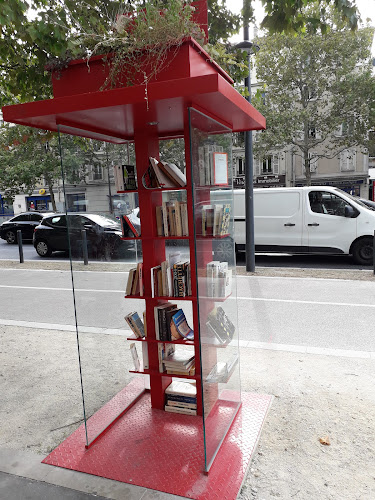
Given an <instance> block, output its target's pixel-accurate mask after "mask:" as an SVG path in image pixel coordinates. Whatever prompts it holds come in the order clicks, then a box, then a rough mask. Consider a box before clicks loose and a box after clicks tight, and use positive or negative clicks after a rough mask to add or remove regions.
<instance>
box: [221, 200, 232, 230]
mask: <svg viewBox="0 0 375 500" xmlns="http://www.w3.org/2000/svg"><path fill="white" fill-rule="evenodd" d="M231 209H232V208H231V205H230V203H227V204H225V205H224V207H223V215H222V218H221V221H220V229H219V233H218V234H219V235H221V236H222V235H224V234H228V233H229V226H230V214H231Z"/></svg>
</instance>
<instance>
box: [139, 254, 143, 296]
mask: <svg viewBox="0 0 375 500" xmlns="http://www.w3.org/2000/svg"><path fill="white" fill-rule="evenodd" d="M138 286H139V295H140V296H141V297H143V262H140V263H139V264H138Z"/></svg>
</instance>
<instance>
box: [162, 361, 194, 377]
mask: <svg viewBox="0 0 375 500" xmlns="http://www.w3.org/2000/svg"><path fill="white" fill-rule="evenodd" d="M166 368H167V373H168V375H195V363H193V365H192V366H191V367H190V368H188V369H186V370H182V369H181V370H174V369H171V368H168V367H166Z"/></svg>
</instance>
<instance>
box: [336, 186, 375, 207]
mask: <svg viewBox="0 0 375 500" xmlns="http://www.w3.org/2000/svg"><path fill="white" fill-rule="evenodd" d="M335 190H336V191H338V192H339V193H340V194H341V193H342V194H345V196H347V197H348V198H350V199H351V200H353V201H355V202H356V203H358V205H361V206H362V207H365V208H370V207H369V206H368V205H366V203H363V201H362V200H361V199H360V198H359V197H358V196H353V195H352V194H349V193H347V192H346V191H343V190H342V189H339V188H335Z"/></svg>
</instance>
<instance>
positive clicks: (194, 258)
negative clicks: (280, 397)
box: [4, 39, 265, 494]
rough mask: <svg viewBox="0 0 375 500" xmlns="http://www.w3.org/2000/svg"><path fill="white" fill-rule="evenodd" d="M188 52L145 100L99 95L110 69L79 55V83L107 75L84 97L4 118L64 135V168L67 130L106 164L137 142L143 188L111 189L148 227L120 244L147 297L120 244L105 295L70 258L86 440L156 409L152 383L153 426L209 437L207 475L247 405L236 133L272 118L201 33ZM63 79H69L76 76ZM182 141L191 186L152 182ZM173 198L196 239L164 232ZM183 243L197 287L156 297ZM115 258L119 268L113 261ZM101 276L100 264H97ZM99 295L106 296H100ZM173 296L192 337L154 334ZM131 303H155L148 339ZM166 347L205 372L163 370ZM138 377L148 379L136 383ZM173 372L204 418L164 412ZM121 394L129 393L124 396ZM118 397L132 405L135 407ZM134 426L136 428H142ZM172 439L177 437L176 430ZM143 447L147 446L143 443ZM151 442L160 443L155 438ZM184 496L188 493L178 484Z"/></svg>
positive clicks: (137, 306) (13, 109)
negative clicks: (162, 271) (221, 251)
mask: <svg viewBox="0 0 375 500" xmlns="http://www.w3.org/2000/svg"><path fill="white" fill-rule="evenodd" d="M179 51H180V53H181V54H182V53H183V54H184V58H179V57H173V59H172V60H171V65H170V66H168V70H166V71H165V73H163V77H158V80H157V81H154V82H150V83H149V84H148V93H147V96H148V97H147V99H148V101H147V102H145V94H144V88H143V86H142V85H134V86H132V87H124V88H117V89H110V90H106V91H100V90H99V89H100V88H101V87H102V83H103V82H99V80H100V72H99V73H95V75H93V76H91V75H88V74H87V73H86V72H87V65H86V62H84V63H83V64H82V67H81V66H80V65H79V63H77V64H76V65H75V66H74V77H72V82H73V81H75V82H77V81H78V83H80V84H81V83H82V82H81V81H80V79H82V80H85V79H86V81H88V79H89V78H93V79H98V81H97V82H96V83H97V88H96V86H95V85H96V83H95V85H94V82H92V81H90V91H89V92H88V93H87V94H85V93H82V90H80V91H79V92H78V94H79V98H77V95H75V94H74V92H75V91H74V89H75V88H78V87H80V85H78V83H77V85H73V87H72V89H71V88H70V87H69V85H67V89H66V94H64V90H63V87H62V86H61V85H60V83H61V82H60V83H59V99H56V100H54V99H51V100H49V101H44V102H43V103H26V104H21V105H17V106H10V107H8V109H5V108H4V119H5V120H6V121H11V122H14V123H21V124H24V125H31V126H34V127H35V126H37V127H40V128H42V129H46V130H53V131H57V132H58V133H59V135H60V142H61V150H62V152H63V155H62V157H63V161H62V164H63V169H64V168H65V166H64V151H65V148H68V147H69V145H68V143H65V141H64V138H65V134H73V135H79V136H83V137H86V138H88V139H90V140H91V139H93V140H96V141H103V143H105V144H106V145H108V144H110V145H112V146H113V148H114V153H113V155H112V153H111V151H112V150H109V153H108V149H107V150H106V157H107V163H106V164H107V165H128V166H129V164H130V163H129V160H128V158H125V159H124V158H123V156H124V153H123V150H122V147H123V145H124V144H125V145H127V144H130V145H131V146H132V147H134V156H135V162H134V173H135V177H136V185H137V189H129V190H126V189H119V190H118V191H117V192H116V193H110V195H108V196H109V197H110V198H111V197H112V198H113V197H114V196H115V195H117V196H119V197H120V195H121V196H122V197H123V198H121V200H120V198H119V200H120V201H121V202H123V203H122V205H123V206H126V210H127V211H126V212H121V210H122V209H120V208H119V211H118V216H119V217H121V215H122V213H124V214H125V215H128V214H131V213H133V212H134V211H136V210H137V211H139V213H138V215H137V217H138V216H139V220H140V228H138V227H137V228H136V230H137V232H138V229H140V231H139V236H137V235H136V234H134V237H132V236H130V235H129V234H128V235H123V236H122V237H121V238H120V241H121V242H123V243H124V244H125V245H130V246H131V245H133V246H134V248H135V250H134V252H133V253H132V254H131V255H132V257H131V260H132V265H133V262H136V263H140V262H142V273H143V279H142V281H143V291H142V295H141V294H139V293H138V292H136V293H129V294H126V285H127V278H128V272H129V267H131V266H130V265H129V258H128V255H129V254H127V256H126V258H124V259H122V260H121V259H120V260H119V259H118V258H117V257H116V258H115V257H112V253H111V250H113V249H115V250H117V247H116V248H110V249H109V250H110V252H109V254H108V255H106V258H105V259H104V260H105V262H103V259H102V261H101V263H100V264H101V266H102V267H103V268H105V270H104V271H103V275H101V277H100V279H101V282H100V286H101V287H102V288H103V290H102V293H101V294H100V293H99V286H96V287H95V286H93V287H92V288H93V291H92V292H91V293H88V290H87V283H86V281H85V280H86V279H87V278H86V276H85V273H83V272H82V265H81V264H82V258H80V257H78V258H75V257H74V256H73V255H71V262H72V273H73V278H74V280H72V282H74V300H75V314H76V323H77V329H76V330H77V342H78V348H79V349H78V356H79V362H80V377H81V386H82V399H83V408H84V439H85V446H86V447H91V446H92V445H93V443H95V447H97V446H98V445H99V443H100V441H101V439H102V438H103V439H105V436H107V435H108V432H109V431H110V429H111V428H112V426H113V423H114V422H115V421H117V420H118V418H119V416H121V420H123V419H125V420H126V415H127V410H128V409H129V410H131V411H133V410H134V408H135V407H136V406H137V405H140V406H141V407H142V411H143V412H144V408H145V406H146V405H145V403H144V402H145V400H144V399H142V398H143V395H144V394H146V392H145V391H147V401H149V407H148V411H149V412H150V414H151V416H150V417H147V421H148V422H151V423H149V425H152V421H153V420H154V417H155V415H157V419H158V421H159V419H160V415H161V419H162V418H163V417H164V418H166V419H168V422H171V418H173V419H176V422H177V424H176V429H177V428H179V429H181V425H186V426H189V425H191V426H193V427H194V429H195V430H196V436H198V437H197V439H201V441H202V442H200V443H199V446H197V449H199V450H200V451H199V453H200V456H199V467H200V470H201V471H205V472H208V471H209V470H210V469H211V466H212V465H213V463H214V460H215V457H217V456H218V452H219V450H220V448H221V446H222V444H223V443H224V442H225V437H226V435H227V433H228V432H229V430H230V429H231V426H232V424H233V422H234V420H235V418H236V415H237V413H238V411H239V410H240V408H241V389H240V372H239V365H240V363H239V339H238V335H239V328H238V320H237V300H236V297H237V293H236V273H235V270H236V269H235V251H234V233H233V231H234V224H233V179H232V137H231V136H232V132H239V131H243V130H255V129H263V128H265V121H264V118H263V117H262V116H261V115H260V114H259V113H258V112H257V111H256V110H255V109H254V108H253V107H252V106H251V105H250V104H249V103H248V102H247V101H246V100H245V99H243V98H242V97H241V96H240V95H239V94H238V92H237V91H236V90H235V89H234V88H233V87H232V83H233V82H232V81H231V79H230V78H229V77H228V75H226V74H225V72H224V71H223V70H221V68H219V67H218V66H217V65H215V63H213V62H212V60H211V58H210V57H209V56H208V55H205V52H204V50H203V49H202V48H201V47H200V46H199V45H198V44H197V43H196V42H195V41H194V40H192V39H188V40H187V41H186V42H184V44H183V45H182V46H181V48H179ZM100 67H101V66H100ZM188 68H190V69H188ZM177 70H178V71H177ZM64 71H65V70H64ZM67 71H69V67H68V69H67ZM80 71H82V73H80ZM77 75H78V76H77ZM79 75H81V76H79ZM82 75H83V76H82ZM62 78H63V81H64V82H69V78H66V75H63V76H62ZM172 81H173V84H171V82H172ZM80 88H81V87H80ZM84 88H85V87H84ZM98 124H100V127H99V126H98ZM172 139H179V140H181V139H182V140H183V143H184V161H183V162H182V163H183V164H184V168H185V172H184V173H185V176H186V185H185V186H184V187H181V186H180V187H177V186H176V187H161V188H160V187H159V188H151V189H150V188H147V187H146V186H145V184H144V183H143V181H142V180H143V177H144V176H145V174H147V171H148V169H149V165H150V158H154V159H156V161H159V160H160V156H161V155H160V149H161V148H160V144H161V141H168V140H172ZM116 147H117V149H116ZM66 170H68V169H67V168H66ZM109 178H110V177H109V173H108V179H109ZM65 181H66V182H65V186H64V189H65V191H64V195H65V199H66V200H68V199H70V198H71V199H73V198H74V196H77V195H78V194H77V191H78V188H77V186H69V183H68V182H67V179H65ZM124 197H126V200H125V201H124ZM173 200H177V201H179V202H180V201H181V202H182V203H186V207H187V221H186V222H187V235H184V236H177V235H176V233H177V230H176V233H175V234H173V235H172V234H166V232H165V227H164V228H163V231H164V234H159V233H160V225H159V227H158V224H157V211H156V208H157V207H160V206H163V203H168V202H169V201H173ZM106 202H108V200H106ZM119 205H121V203H120V202H119ZM102 212H103V215H106V216H107V215H108V212H109V211H108V203H107V206H105V203H104V202H103V209H102ZM224 214H225V217H224ZM80 216H81V217H82V225H83V226H82V227H85V226H84V218H85V214H84V213H82V214H80ZM163 224H164V222H163ZM74 230H75V228H69V233H68V239H69V241H73V239H74V238H77V234H78V233H76V232H74ZM87 230H88V231H89V230H90V228H87ZM117 232H118V229H117ZM172 232H173V230H172ZM203 233H206V234H203ZM100 236H101V237H102V234H100ZM111 241H112V240H111ZM222 241H226V243H227V246H228V248H229V251H228V252H227V256H226V258H225V260H224V259H223V258H222V257H221V258H220V257H219V256H218V255H216V253H215V243H216V242H222ZM180 248H181V254H182V257H181V259H182V260H183V261H189V263H190V283H191V295H188V296H173V295H171V294H169V295H165V296H164V295H163V296H161V295H160V294H156V295H157V296H153V293H152V281H151V276H152V275H151V270H152V269H153V268H155V267H157V266H159V265H161V263H162V262H165V261H166V260H168V259H169V258H170V257H171V255H172V254H173V253H174V252H175V250H176V249H180ZM98 260H99V259H98ZM111 261H113V262H111ZM108 262H109V263H110V264H111V266H108V267H105V266H106V264H108ZM112 264H113V266H112ZM118 268H119V269H120V270H119V271H118ZM95 272H98V271H97V270H96V269H95V270H94V273H95ZM94 293H96V294H97V295H96V296H95V297H94V295H93V294H94ZM109 297H110V299H108V300H107V298H109ZM167 302H170V303H171V304H174V303H176V304H177V307H178V308H180V309H182V310H183V311H184V312H185V314H186V317H187V319H188V323H189V325H190V326H191V328H192V329H193V330H194V340H190V341H180V340H178V341H171V340H164V341H162V340H158V339H157V338H156V327H155V308H156V307H158V306H160V305H162V304H165V303H167ZM131 311H137V312H138V314H139V316H140V317H142V314H143V312H144V311H145V319H146V324H147V337H146V338H142V339H140V338H133V337H132V336H129V335H128V333H129V330H128V327H127V325H126V323H125V321H124V319H123V318H124V315H125V314H128V313H130V312H131ZM91 317H92V318H95V323H94V324H95V327H98V328H99V327H100V328H101V330H102V331H101V332H100V333H98V334H95V335H94V334H93V333H92V334H91V330H90V328H91V329H94V326H91V325H92V323H93V322H94V320H92V323H90V328H89V329H88V328H87V323H88V321H89V319H90V318H91ZM88 318H89V319H88ZM113 330H116V335H112V336H111V331H113ZM118 331H120V334H119V333H118ZM133 343H134V344H135V345H136V346H139V347H140V349H139V357H140V361H141V364H140V366H139V369H134V365H133V362H132V357H131V355H130V349H129V344H133ZM161 344H164V345H171V344H174V346H175V348H176V352H177V350H180V349H189V350H192V351H193V352H194V356H195V374H194V375H175V374H173V375H172V374H168V373H166V372H161V371H160V366H159V365H160V362H161V360H160V356H159V347H160V345H161ZM144 348H147V358H148V368H147V369H144V368H143V364H142V353H141V351H143V349H144ZM236 360H237V361H236ZM219 368H220V370H219ZM100 369H102V372H101V374H100V381H99V382H98V379H97V378H98V372H99V371H100ZM216 373H217V374H218V376H217V378H215V376H214V374H216ZM140 378H141V379H144V383H139V382H138V380H139V379H140ZM174 378H176V379H178V380H180V379H181V378H185V379H188V380H189V381H194V382H195V384H196V413H197V415H183V420H178V417H179V415H177V414H174V413H173V414H172V413H168V414H167V412H165V403H166V394H165V391H166V389H167V388H168V387H169V386H170V384H171V383H172V380H173V379H174ZM135 381H137V382H136V383H135ZM118 394H121V396H120V397H117V395H118ZM113 401H115V402H114V403H113ZM119 401H126V405H127V406H125V407H124V406H123V403H119ZM108 405H109V406H110V411H108ZM120 406H121V407H120ZM98 415H99V416H100V418H99V417H98ZM125 427H126V426H125ZM167 427H168V426H167ZM176 429H174V430H173V432H177V431H176ZM129 432H133V431H132V429H129ZM166 432H167V431H166ZM173 432H172V434H173ZM166 439H171V436H167V437H166ZM125 441H126V438H125ZM140 441H142V440H140ZM146 441H147V439H145V440H143V443H145V442H146ZM142 446H143V449H144V446H145V444H143V445H142ZM149 446H150V447H152V446H153V444H152V442H150V443H149ZM111 453H112V451H111ZM241 453H242V452H241ZM123 455H125V454H123ZM170 460H172V461H173V458H171V459H170ZM215 462H216V461H215ZM171 467H172V465H171ZM181 470H182V469H181ZM164 473H165V470H164ZM108 477H110V476H108ZM137 484H142V483H140V482H139V483H137ZM175 493H176V494H180V493H182V492H181V491H179V490H175Z"/></svg>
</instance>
